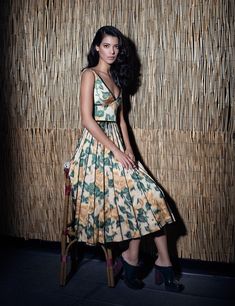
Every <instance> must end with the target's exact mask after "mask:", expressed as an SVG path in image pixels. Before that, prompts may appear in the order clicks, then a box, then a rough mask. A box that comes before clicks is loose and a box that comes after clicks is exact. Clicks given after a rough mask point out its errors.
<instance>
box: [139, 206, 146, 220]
mask: <svg viewBox="0 0 235 306" xmlns="http://www.w3.org/2000/svg"><path fill="white" fill-rule="evenodd" d="M137 220H138V221H139V222H147V218H146V215H145V213H144V210H143V208H140V209H138V215H137Z"/></svg>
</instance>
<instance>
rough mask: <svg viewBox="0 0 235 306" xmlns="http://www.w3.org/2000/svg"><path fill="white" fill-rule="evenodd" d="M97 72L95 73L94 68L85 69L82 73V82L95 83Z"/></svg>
mask: <svg viewBox="0 0 235 306" xmlns="http://www.w3.org/2000/svg"><path fill="white" fill-rule="evenodd" d="M95 76H96V75H95V72H94V71H93V69H92V68H84V69H83V70H82V73H81V80H82V81H83V80H86V81H89V82H93V83H94V81H95Z"/></svg>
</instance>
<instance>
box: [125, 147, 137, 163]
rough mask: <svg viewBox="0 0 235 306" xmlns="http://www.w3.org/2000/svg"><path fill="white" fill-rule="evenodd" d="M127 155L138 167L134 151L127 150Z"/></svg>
mask: <svg viewBox="0 0 235 306" xmlns="http://www.w3.org/2000/svg"><path fill="white" fill-rule="evenodd" d="M125 154H126V155H128V156H129V157H130V159H131V160H132V161H133V162H134V163H135V165H136V159H135V155H134V153H133V151H132V150H131V149H126V150H125Z"/></svg>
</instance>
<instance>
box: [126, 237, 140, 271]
mask: <svg viewBox="0 0 235 306" xmlns="http://www.w3.org/2000/svg"><path fill="white" fill-rule="evenodd" d="M139 246H140V239H132V240H131V241H130V242H129V247H128V249H127V250H125V251H124V252H123V253H122V257H123V259H124V260H125V261H126V262H127V263H128V264H130V265H132V266H137V265H138V262H139Z"/></svg>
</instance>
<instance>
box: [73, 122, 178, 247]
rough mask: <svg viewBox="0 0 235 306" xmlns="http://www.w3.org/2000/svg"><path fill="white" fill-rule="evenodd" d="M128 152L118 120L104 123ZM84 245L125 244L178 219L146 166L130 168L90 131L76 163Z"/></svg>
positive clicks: (75, 193)
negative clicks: (123, 242)
mask: <svg viewBox="0 0 235 306" xmlns="http://www.w3.org/2000/svg"><path fill="white" fill-rule="evenodd" d="M98 124H99V126H100V127H101V128H102V130H103V131H104V133H105V134H106V135H107V136H108V137H109V138H110V139H111V140H112V141H113V142H114V143H115V144H116V146H117V147H118V148H119V149H120V150H121V151H124V144H123V139H122V135H121V132H120V129H119V126H118V124H117V123H116V122H107V121H105V122H98ZM69 176H70V180H71V185H72V198H73V203H74V205H75V231H76V235H77V239H78V241H83V242H86V243H87V244H89V245H96V244H98V243H102V244H103V243H108V242H120V241H124V240H128V239H133V238H138V237H141V236H144V235H147V234H150V233H153V232H155V231H158V230H160V229H161V228H162V227H163V226H164V225H166V224H168V223H172V222H173V221H174V220H175V218H174V216H173V214H172V212H171V210H170V208H169V206H168V204H167V203H166V201H165V197H164V193H163V191H162V190H161V188H160V187H159V186H158V184H157V183H156V182H155V181H154V179H153V178H151V177H150V175H149V174H148V173H147V171H146V170H145V169H144V167H143V165H142V164H141V163H140V162H138V167H137V169H125V168H124V167H123V166H122V165H121V163H120V162H118V161H117V160H116V159H115V158H114V155H113V153H112V152H111V151H110V150H109V149H107V148H106V147H104V146H103V145H102V144H101V143H99V142H98V141H97V140H96V139H95V138H94V137H93V136H92V135H91V133H90V132H89V131H88V130H87V129H84V130H83V133H82V136H81V138H80V139H79V141H78V145H77V147H76V150H75V154H74V156H73V158H72V160H71V162H70V170H69Z"/></svg>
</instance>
